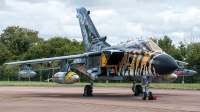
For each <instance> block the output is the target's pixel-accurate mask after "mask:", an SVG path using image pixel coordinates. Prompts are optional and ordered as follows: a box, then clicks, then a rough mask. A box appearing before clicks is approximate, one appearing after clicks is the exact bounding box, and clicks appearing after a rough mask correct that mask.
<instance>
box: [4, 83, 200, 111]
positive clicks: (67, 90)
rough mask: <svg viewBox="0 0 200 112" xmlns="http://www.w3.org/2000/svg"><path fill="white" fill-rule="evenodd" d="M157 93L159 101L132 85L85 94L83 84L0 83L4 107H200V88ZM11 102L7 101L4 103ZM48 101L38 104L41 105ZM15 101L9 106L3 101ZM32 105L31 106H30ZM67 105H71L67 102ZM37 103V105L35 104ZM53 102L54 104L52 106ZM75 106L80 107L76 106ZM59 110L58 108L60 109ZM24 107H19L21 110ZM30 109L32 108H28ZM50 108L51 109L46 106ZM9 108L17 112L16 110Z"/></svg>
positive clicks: (174, 109) (159, 90) (156, 91)
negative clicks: (141, 94)
mask: <svg viewBox="0 0 200 112" xmlns="http://www.w3.org/2000/svg"><path fill="white" fill-rule="evenodd" d="M150 90H151V91H152V92H153V93H155V95H156V96H157V100H156V101H149V100H146V101H143V100H142V99H141V97H135V96H133V93H132V92H131V89H130V88H116V87H115V88H114V87H95V89H94V97H82V96H81V95H82V92H83V87H2V86H1V87H0V100H1V101H0V109H1V110H2V109H5V110H4V111H7V110H8V109H9V108H17V106H19V107H20V108H22V109H25V110H26V106H25V107H24V104H27V105H28V104H29V105H28V106H29V107H28V108H30V110H31V108H32V109H34V108H41V109H40V110H37V112H40V111H41V112H45V111H43V110H42V109H43V108H45V109H46V108H47V109H49V110H52V109H54V108H53V107H55V108H56V109H57V110H60V111H62V109H64V110H65V111H66V110H70V111H79V110H78V109H81V111H87V112H89V111H103V112H104V111H119V110H122V111H124V112H125V111H127V112H129V111H130V112H132V111H147V112H155V111H156V112H161V111H164V112H168V111H170V112H171V111H173V112H180V111H181V112H183V111H199V110H200V99H199V95H200V91H193V90H189V91H188V90H172V89H150ZM3 102H7V103H3ZM38 103H39V104H41V105H44V106H42V107H37V105H38ZM2 104H3V105H7V104H12V105H9V108H8V106H5V107H4V106H1V105H2ZM30 105H31V106H30ZM65 105H67V106H65ZM35 106H36V107H35ZM49 106H50V107H49ZM74 106H75V107H76V108H74ZM57 110H56V111H57ZM20 111H22V110H20V109H19V112H20ZM26 111H28V110H26ZM46 111H47V110H46ZM8 112H17V110H16V109H14V111H8Z"/></svg>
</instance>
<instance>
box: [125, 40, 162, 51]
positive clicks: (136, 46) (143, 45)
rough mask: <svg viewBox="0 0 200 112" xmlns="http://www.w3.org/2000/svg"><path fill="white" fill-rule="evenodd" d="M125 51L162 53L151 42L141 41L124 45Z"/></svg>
mask: <svg viewBox="0 0 200 112" xmlns="http://www.w3.org/2000/svg"><path fill="white" fill-rule="evenodd" d="M125 48H126V49H128V50H129V51H134V50H142V51H147V52H150V51H156V52H162V49H161V48H160V47H159V46H158V45H157V44H155V43H154V42H153V41H150V40H149V41H143V42H138V43H137V42H129V43H127V44H126V47H125Z"/></svg>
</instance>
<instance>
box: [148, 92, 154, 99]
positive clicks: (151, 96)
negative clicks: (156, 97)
mask: <svg viewBox="0 0 200 112" xmlns="http://www.w3.org/2000/svg"><path fill="white" fill-rule="evenodd" d="M148 99H149V100H153V93H152V92H151V91H150V92H149V95H148Z"/></svg>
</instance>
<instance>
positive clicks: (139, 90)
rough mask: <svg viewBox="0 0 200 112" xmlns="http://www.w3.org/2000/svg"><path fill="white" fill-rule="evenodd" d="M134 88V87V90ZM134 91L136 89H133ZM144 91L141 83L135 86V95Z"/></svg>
mask: <svg viewBox="0 0 200 112" xmlns="http://www.w3.org/2000/svg"><path fill="white" fill-rule="evenodd" d="M133 89H134V88H133V87H132V90H133ZM133 92H134V91H133ZM142 92H143V89H142V86H141V85H136V87H135V93H134V96H139V94H142Z"/></svg>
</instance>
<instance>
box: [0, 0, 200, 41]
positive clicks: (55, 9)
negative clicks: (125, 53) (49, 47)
mask: <svg viewBox="0 0 200 112" xmlns="http://www.w3.org/2000/svg"><path fill="white" fill-rule="evenodd" d="M79 7H85V8H86V9H87V10H90V12H91V13H90V17H91V19H92V20H93V22H94V24H95V26H96V28H97V30H98V32H99V34H100V35H101V36H107V37H108V40H107V41H108V42H109V43H110V44H111V45H114V44H118V43H119V42H121V41H126V40H127V39H136V38H141V37H142V38H145V37H157V38H162V37H163V35H168V36H169V37H170V38H171V39H172V40H174V43H175V44H178V42H179V41H183V39H184V37H185V36H190V35H191V34H192V35H193V37H195V38H200V0H0V33H2V30H3V29H5V28H6V27H8V26H11V25H15V26H20V27H24V28H28V29H32V30H35V31H39V37H41V38H44V39H45V40H47V39H49V38H52V37H55V36H62V37H68V38H70V39H77V40H82V36H81V30H80V26H79V23H78V19H77V18H76V8H79Z"/></svg>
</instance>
